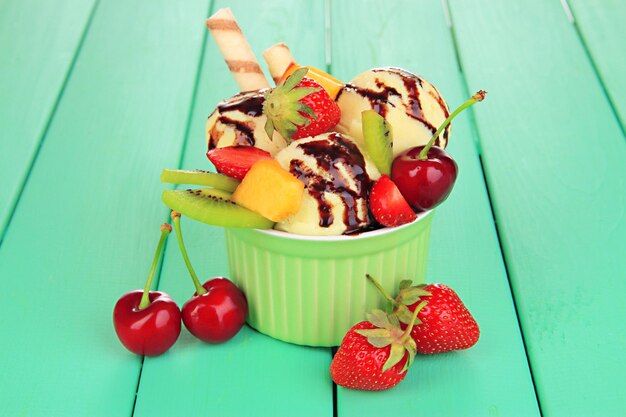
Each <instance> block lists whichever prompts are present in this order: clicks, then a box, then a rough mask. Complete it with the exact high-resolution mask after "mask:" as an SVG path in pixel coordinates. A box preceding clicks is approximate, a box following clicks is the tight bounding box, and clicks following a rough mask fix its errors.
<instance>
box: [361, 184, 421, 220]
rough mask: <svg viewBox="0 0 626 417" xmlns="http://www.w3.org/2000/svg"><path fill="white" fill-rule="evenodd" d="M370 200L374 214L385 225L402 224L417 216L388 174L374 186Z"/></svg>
mask: <svg viewBox="0 0 626 417" xmlns="http://www.w3.org/2000/svg"><path fill="white" fill-rule="evenodd" d="M369 202H370V211H371V212H372V215H373V216H374V218H375V219H376V221H377V222H378V223H380V224H382V225H383V226H387V227H394V226H400V225H403V224H405V223H410V222H412V221H413V220H415V219H416V218H417V216H416V215H415V213H414V212H413V209H412V208H411V207H410V206H409V204H408V203H407V202H406V200H405V199H404V197H402V194H400V191H399V190H398V187H396V185H395V184H394V183H393V181H391V180H390V179H389V177H388V176H386V175H383V176H382V177H380V178H379V179H378V180H377V181H376V182H375V183H374V185H373V186H372V189H371V191H370V200H369Z"/></svg>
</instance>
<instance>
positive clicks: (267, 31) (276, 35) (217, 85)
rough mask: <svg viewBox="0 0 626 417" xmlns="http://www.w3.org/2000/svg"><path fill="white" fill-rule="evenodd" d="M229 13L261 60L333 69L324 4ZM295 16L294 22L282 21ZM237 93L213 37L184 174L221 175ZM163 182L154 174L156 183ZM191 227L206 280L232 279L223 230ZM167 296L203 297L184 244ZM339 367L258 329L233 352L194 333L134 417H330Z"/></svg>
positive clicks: (187, 230)
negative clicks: (217, 162) (212, 121)
mask: <svg viewBox="0 0 626 417" xmlns="http://www.w3.org/2000/svg"><path fill="white" fill-rule="evenodd" d="M221 7H231V8H232V11H233V13H234V15H235V17H236V18H237V20H238V22H239V25H240V26H241V28H242V30H243V32H244V34H245V35H246V36H247V38H248V40H249V42H250V44H251V46H252V49H253V50H254V51H255V53H256V55H257V58H259V59H261V53H262V51H263V50H265V49H266V48H268V47H269V46H271V45H273V44H274V43H276V42H279V41H284V42H286V43H287V44H288V45H289V46H290V47H291V49H292V52H293V53H294V55H295V56H296V58H297V59H299V60H301V61H302V62H306V63H310V64H312V65H315V66H318V67H322V68H323V66H324V43H323V39H324V10H323V2H318V1H316V2H290V1H287V0H277V1H272V2H257V3H250V2H248V1H244V0H238V1H228V2H227V1H217V2H216V3H215V4H214V6H213V8H212V9H213V11H216V10H218V9H219V8H221ZM285 15H287V16H289V22H286V21H285V19H284V17H282V16H285ZM203 17H204V16H198V19H197V21H198V22H197V25H199V27H203ZM261 66H262V67H265V64H264V63H262V65H261ZM268 79H269V78H268ZM236 92H237V85H236V83H235V82H234V80H233V78H232V76H231V74H230V72H229V71H228V68H227V66H226V64H225V63H224V61H223V59H222V57H221V55H220V53H219V50H218V48H217V46H216V45H215V42H214V41H213V39H212V38H211V37H210V36H209V37H208V39H207V41H206V49H205V55H204V61H203V64H202V67H201V68H200V79H199V83H198V86H197V96H196V98H195V101H194V106H193V111H192V113H191V119H190V124H189V132H188V137H187V146H186V148H185V152H184V154H183V155H182V164H181V166H182V167H183V168H185V169H187V168H189V169H192V168H200V169H210V168H212V167H211V165H210V163H209V161H208V160H207V158H206V156H205V153H206V140H205V124H206V118H207V116H208V115H209V114H210V113H211V112H212V111H213V109H214V106H215V105H216V104H217V103H218V102H219V101H220V100H222V99H224V98H227V97H230V96H231V95H233V94H235V93H236ZM172 166H175V165H170V167H172ZM158 174H159V172H158V171H154V172H153V176H154V178H155V179H156V178H158ZM181 223H182V227H183V233H184V236H185V242H186V244H187V250H188V252H189V256H190V258H191V261H192V263H193V265H194V268H195V270H196V272H197V273H198V275H199V276H200V279H201V280H203V281H204V280H207V279H208V278H209V277H213V276H220V275H224V276H228V273H229V271H228V265H227V259H226V250H225V244H224V236H223V229H222V228H218V227H211V226H208V225H205V224H201V223H197V222H195V221H193V220H190V219H186V218H183V219H182V222H181ZM159 287H160V288H161V289H163V290H165V291H168V292H169V293H170V294H172V296H173V297H174V299H175V300H176V301H177V302H178V303H179V305H181V306H182V305H183V303H184V302H185V301H186V300H187V299H188V298H189V297H190V296H191V294H192V293H193V286H192V284H191V280H190V278H189V276H188V273H187V270H186V268H185V265H184V263H183V260H182V258H181V255H180V253H179V249H178V245H177V243H176V242H175V241H174V240H170V242H169V244H168V247H167V251H166V255H165V260H164V266H163V272H162V276H161V280H160V284H159ZM330 360H331V353H330V350H329V349H314V348H306V347H301V346H296V345H292V344H288V343H284V342H280V341H277V340H274V339H272V338H270V337H267V336H265V335H262V334H260V333H258V332H256V331H254V330H252V329H250V328H248V327H244V329H243V330H242V331H241V332H240V333H239V334H238V335H237V336H236V337H235V338H234V339H232V340H230V341H229V342H227V343H225V344H223V345H208V344H206V343H203V342H200V341H198V340H197V339H195V338H194V337H193V336H191V335H190V334H189V333H188V331H187V330H186V329H184V330H183V333H182V335H181V339H180V340H179V341H178V343H177V344H176V345H175V346H174V347H173V349H172V350H171V352H170V353H169V354H168V355H166V356H163V357H158V358H146V360H145V362H144V366H143V371H142V377H141V382H140V385H139V391H138V397H137V405H136V408H135V414H134V415H135V417H142V416H159V415H163V416H172V415H185V416H190V417H191V416H206V415H213V416H220V417H227V416H244V415H251V416H252V415H253V416H259V417H264V416H267V417H278V416H293V415H294V413H297V415H298V416H316V417H317V416H328V417H330V416H332V414H333V398H332V381H331V380H330V376H329V372H328V369H329V366H330Z"/></svg>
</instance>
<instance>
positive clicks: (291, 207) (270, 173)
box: [232, 159, 304, 222]
mask: <svg viewBox="0 0 626 417" xmlns="http://www.w3.org/2000/svg"><path fill="white" fill-rule="evenodd" d="M303 194H304V183H302V182H301V181H300V180H298V179H297V178H296V177H294V176H293V175H291V174H290V173H289V172H288V171H286V170H285V169H283V168H282V167H281V166H280V164H279V163H278V162H277V161H276V160H274V159H264V160H260V161H258V162H256V163H255V164H254V165H252V168H250V171H248V173H247V174H246V176H245V177H244V178H243V180H242V181H241V184H239V186H238V187H237V189H236V190H235V192H234V193H233V196H232V201H234V202H235V203H237V204H239V205H241V206H243V207H245V208H247V209H249V210H252V211H254V212H256V213H258V214H260V215H262V216H263V217H266V218H268V219H270V220H272V221H275V222H280V221H282V220H284V219H286V218H287V217H289V216H291V215H292V214H295V213H296V212H297V211H298V210H299V209H300V202H301V201H302V195H303Z"/></svg>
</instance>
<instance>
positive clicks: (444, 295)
mask: <svg viewBox="0 0 626 417" xmlns="http://www.w3.org/2000/svg"><path fill="white" fill-rule="evenodd" d="M367 278H368V279H369V280H370V281H371V282H372V283H373V284H374V285H375V286H376V288H377V289H378V290H379V291H380V293H381V294H382V295H383V297H385V299H387V301H389V302H390V303H391V305H392V307H393V312H392V315H395V316H397V317H398V319H399V321H400V322H401V326H402V327H403V328H404V326H406V323H408V322H410V320H409V318H410V317H411V316H412V314H413V313H414V311H415V310H416V309H417V308H418V307H419V306H420V304H421V303H423V302H424V301H427V302H428V305H427V306H425V307H423V308H421V311H420V312H419V314H418V316H417V317H418V319H419V321H420V322H421V323H420V324H419V325H417V326H414V327H413V330H411V337H412V338H413V340H414V341H415V344H416V346H417V352H418V353H422V354H434V353H442V352H448V351H452V350H462V349H467V348H470V347H472V346H474V345H475V344H476V342H477V341H478V338H479V337H480V329H479V328H478V324H477V323H476V320H475V319H474V317H472V315H471V314H470V312H469V310H468V309H467V307H465V304H463V301H461V299H460V298H459V296H458V295H457V293H456V292H454V290H453V289H452V288H450V287H448V286H447V285H444V284H425V285H418V286H411V281H410V280H405V281H402V282H401V283H400V291H399V293H398V296H397V297H396V298H395V299H394V298H393V297H392V296H391V295H390V294H389V293H388V292H387V291H386V290H385V289H384V288H383V287H382V286H381V285H380V284H379V283H378V282H376V280H375V279H374V278H372V277H371V276H370V275H367Z"/></svg>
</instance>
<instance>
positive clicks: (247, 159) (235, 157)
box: [199, 146, 272, 191]
mask: <svg viewBox="0 0 626 417" xmlns="http://www.w3.org/2000/svg"><path fill="white" fill-rule="evenodd" d="M206 156H207V158H209V161H211V163H213V165H214V166H215V169H217V171H218V172H221V173H222V174H224V175H227V176H229V177H231V178H235V179H238V180H241V179H243V177H245V176H246V174H247V173H248V171H249V170H250V168H251V167H252V165H254V164H255V163H256V162H258V161H260V160H262V159H272V155H271V154H270V153H269V152H267V151H264V150H263V149H259V148H256V147H254V146H225V147H223V148H215V149H211V150H210V151H208V152H207V153H206ZM199 185H204V184H199ZM218 188H219V187H218ZM233 190H234V189H233ZM233 190H226V191H233Z"/></svg>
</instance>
